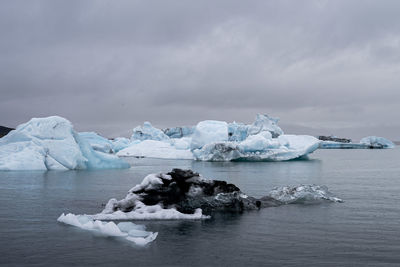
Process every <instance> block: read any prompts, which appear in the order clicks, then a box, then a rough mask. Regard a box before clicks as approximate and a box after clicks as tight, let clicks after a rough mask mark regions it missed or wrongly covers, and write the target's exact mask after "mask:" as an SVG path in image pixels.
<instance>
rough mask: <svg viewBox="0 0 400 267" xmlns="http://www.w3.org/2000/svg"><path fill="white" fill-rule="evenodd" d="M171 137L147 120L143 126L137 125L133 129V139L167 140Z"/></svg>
mask: <svg viewBox="0 0 400 267" xmlns="http://www.w3.org/2000/svg"><path fill="white" fill-rule="evenodd" d="M168 139H169V137H168V136H167V135H166V134H164V132H163V131H161V130H160V129H157V128H155V127H153V126H152V125H151V123H150V122H148V121H146V122H145V123H143V126H137V127H136V128H134V129H133V134H132V137H131V140H132V141H133V140H141V141H143V140H156V141H166V140H168Z"/></svg>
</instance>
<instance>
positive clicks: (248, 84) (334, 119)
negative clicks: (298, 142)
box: [0, 0, 400, 140]
mask: <svg viewBox="0 0 400 267" xmlns="http://www.w3.org/2000/svg"><path fill="white" fill-rule="evenodd" d="M398 10H400V2H399V1H361V0H360V1H356V0H352V1H344V0H343V1H340V0H339V1H322V0H321V1H317V0H315V1H311V0H310V1H250V2H248V1H247V2H245V1H218V2H215V1H117V2H116V1H2V2H1V3H0V36H1V38H0V94H1V98H0V114H1V115H0V124H2V125H6V126H16V125H17V124H19V123H22V122H25V121H27V120H28V119H30V118H31V117H34V116H37V117H39V116H49V115H55V114H57V115H61V116H64V117H67V118H68V119H69V120H71V121H72V122H73V123H74V125H75V126H76V127H77V129H78V130H96V131H99V132H101V133H103V134H105V135H108V136H117V135H127V134H129V131H130V129H131V128H132V127H134V126H135V125H137V124H140V123H142V122H143V121H145V120H149V121H152V122H153V124H155V125H157V126H159V127H166V126H171V125H183V124H195V123H196V122H197V121H199V120H202V119H220V120H228V121H233V120H236V121H243V122H251V121H252V120H253V118H254V116H255V113H268V114H271V115H273V116H279V117H280V118H281V121H282V123H283V124H284V125H285V126H286V128H287V129H288V131H289V132H304V131H305V129H307V130H309V131H310V132H309V133H310V134H319V133H321V134H322V133H326V134H330V133H333V134H336V133H337V134H342V135H349V136H350V137H355V138H359V137H361V136H363V135H369V134H379V135H383V136H387V137H389V138H392V139H395V140H400V136H399V132H400V123H399V122H397V120H396V119H397V114H398V113H399V111H400V107H399V101H400V90H399V89H398V85H399V84H400V83H399V82H400V75H399V74H400V64H399V62H400V18H399V16H398Z"/></svg>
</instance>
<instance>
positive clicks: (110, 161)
mask: <svg viewBox="0 0 400 267" xmlns="http://www.w3.org/2000/svg"><path fill="white" fill-rule="evenodd" d="M129 167H130V165H129V164H128V163H127V162H125V161H123V160H121V159H119V158H118V157H116V156H115V155H111V154H106V153H102V152H99V151H95V150H93V148H92V147H91V146H90V144H89V143H88V142H87V141H86V140H85V139H84V138H83V137H81V136H80V135H79V134H78V133H76V132H75V131H74V130H73V127H72V124H71V123H70V122H69V121H68V120H66V119H64V118H61V117H58V116H52V117H47V118H33V119H31V120H30V121H29V122H27V123H24V124H21V125H19V126H18V127H17V128H16V129H15V130H14V131H11V132H10V133H8V134H7V135H6V136H5V137H3V138H1V139H0V170H68V169H70V170H72V169H111V168H129Z"/></svg>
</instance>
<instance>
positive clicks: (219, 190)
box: [90, 169, 341, 220]
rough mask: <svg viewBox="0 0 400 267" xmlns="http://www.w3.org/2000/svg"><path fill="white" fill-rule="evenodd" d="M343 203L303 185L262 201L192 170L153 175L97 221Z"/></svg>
mask: <svg viewBox="0 0 400 267" xmlns="http://www.w3.org/2000/svg"><path fill="white" fill-rule="evenodd" d="M311 201H313V203H319V202H322V201H329V202H341V200H340V199H339V198H336V197H334V196H333V195H332V194H331V193H330V192H329V191H328V189H327V188H326V187H323V186H316V185H301V186H298V187H284V188H280V189H279V188H276V189H274V190H272V191H271V192H270V193H269V194H268V195H266V196H264V197H262V198H254V197H251V196H248V195H246V194H245V193H243V192H242V191H241V190H240V188H238V187H237V186H236V185H234V184H229V183H227V182H225V181H219V180H209V179H205V178H203V177H202V176H201V175H199V174H198V173H196V172H193V171H191V170H181V169H173V170H172V171H171V172H169V173H158V174H150V175H148V176H146V177H145V178H144V179H143V181H142V183H140V184H138V185H136V186H135V187H133V188H132V189H131V190H129V192H128V195H127V196H126V197H125V198H124V199H122V200H119V201H118V200H116V199H115V198H112V199H110V200H109V201H108V203H107V205H106V207H105V208H104V210H103V211H102V212H101V213H99V214H95V215H90V218H93V219H95V220H150V219H151V220H154V219H157V220H163V219H167V220H171V219H206V218H209V216H207V215H204V214H203V212H204V213H205V214H212V212H214V211H230V212H232V211H233V212H242V211H244V210H257V209H260V208H266V207H276V206H280V205H284V204H295V203H297V204H301V203H309V202H311Z"/></svg>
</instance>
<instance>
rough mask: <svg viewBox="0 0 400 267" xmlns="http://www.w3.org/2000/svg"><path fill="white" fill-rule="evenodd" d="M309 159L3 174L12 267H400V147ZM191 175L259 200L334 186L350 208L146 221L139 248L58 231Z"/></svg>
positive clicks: (1, 231)
mask: <svg viewBox="0 0 400 267" xmlns="http://www.w3.org/2000/svg"><path fill="white" fill-rule="evenodd" d="M311 158H312V159H311V160H309V161H291V162H263V163H250V162H240V163H210V162H192V161H182V160H178V161H177V160H174V161H173V160H150V159H136V160H132V163H133V164H134V167H132V168H131V169H129V170H107V171H92V172H88V171H65V172H57V171H50V172H0V264H1V265H4V266H21V265H28V264H30V265H37V266H61V265H65V266H67V265H68V266H69V265H78V266H90V265H96V266H400V201H399V200H400V160H399V159H400V149H397V148H396V149H392V150H319V151H317V152H315V153H314V154H312V155H311ZM173 167H181V168H191V169H193V170H195V171H198V172H200V173H201V174H203V176H205V177H207V178H213V179H221V180H227V181H229V182H232V183H234V184H236V185H237V186H239V187H240V188H241V189H242V190H243V191H244V192H246V193H247V194H249V195H252V196H257V197H260V196H263V195H265V194H266V193H267V192H268V191H269V190H270V189H272V188H273V187H275V186H282V185H297V184H319V185H327V186H328V187H329V189H330V191H331V192H333V193H334V194H335V195H336V196H338V197H340V198H342V199H343V200H344V201H345V202H344V203H325V204H321V205H287V206H281V207H277V208H267V209H263V210H260V211H252V212H245V213H243V214H218V215H216V216H214V217H213V219H210V220H203V221H143V222H139V223H140V224H145V225H146V226H147V229H148V230H149V231H157V232H159V235H158V238H157V239H156V241H154V242H153V243H151V244H150V246H148V247H146V248H139V247H136V246H135V245H133V244H132V243H130V242H127V241H126V242H125V241H122V240H120V239H114V238H104V237H100V236H96V235H94V234H93V233H91V232H88V231H83V230H80V229H77V228H74V227H72V226H67V225H63V224H60V223H57V221H56V219H57V218H58V216H59V215H60V214H61V213H63V212H72V213H75V214H83V213H86V214H93V213H98V212H100V211H101V210H102V207H101V204H102V203H106V202H107V201H108V199H110V198H112V197H115V198H118V199H121V198H123V197H125V195H126V193H127V191H128V190H129V189H130V188H131V187H133V186H134V185H135V184H137V183H139V182H140V181H141V180H142V179H143V178H144V177H145V176H146V175H147V174H149V173H154V172H159V171H169V170H171V168H173Z"/></svg>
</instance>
